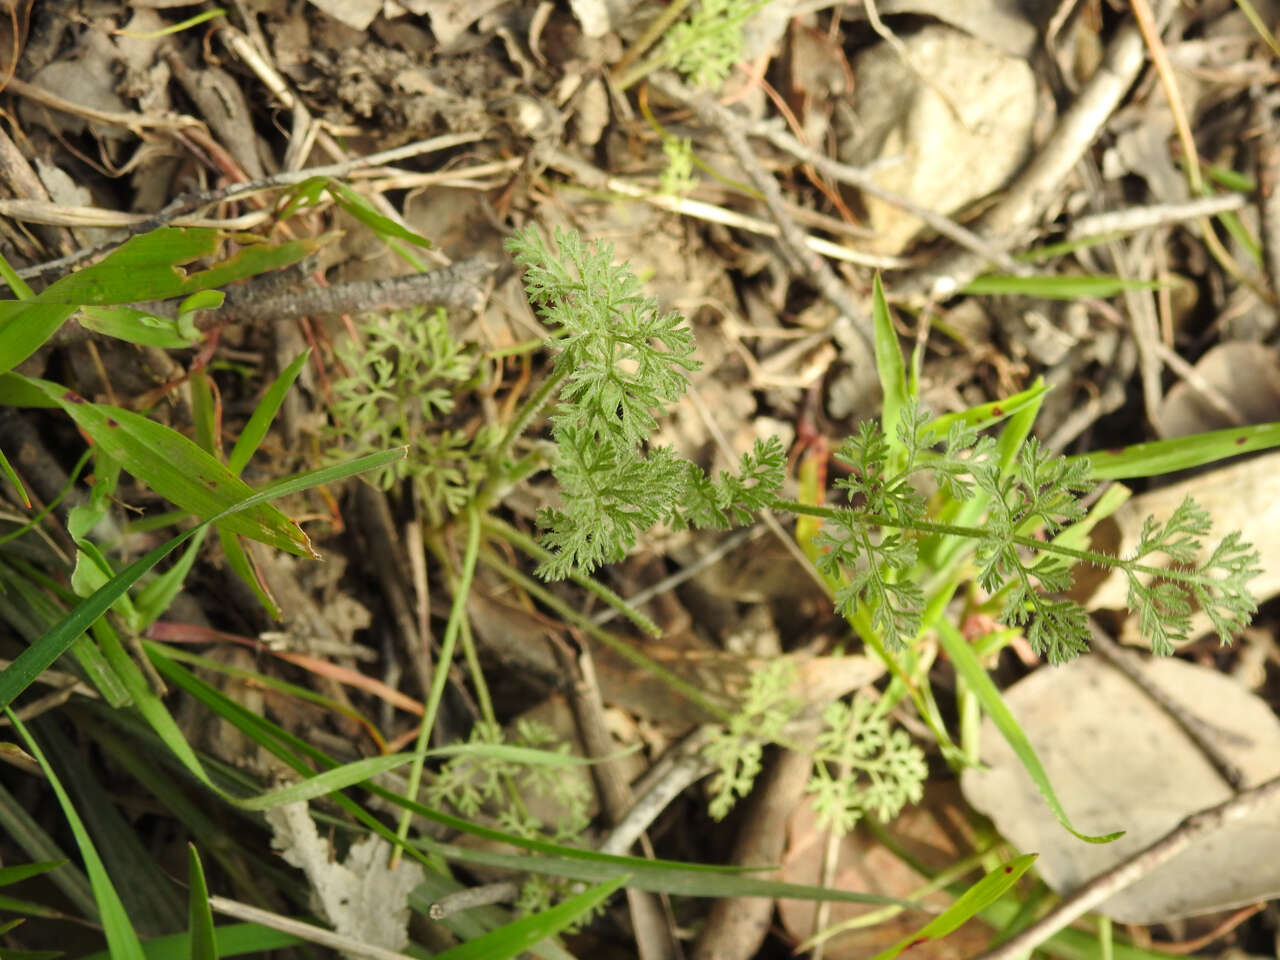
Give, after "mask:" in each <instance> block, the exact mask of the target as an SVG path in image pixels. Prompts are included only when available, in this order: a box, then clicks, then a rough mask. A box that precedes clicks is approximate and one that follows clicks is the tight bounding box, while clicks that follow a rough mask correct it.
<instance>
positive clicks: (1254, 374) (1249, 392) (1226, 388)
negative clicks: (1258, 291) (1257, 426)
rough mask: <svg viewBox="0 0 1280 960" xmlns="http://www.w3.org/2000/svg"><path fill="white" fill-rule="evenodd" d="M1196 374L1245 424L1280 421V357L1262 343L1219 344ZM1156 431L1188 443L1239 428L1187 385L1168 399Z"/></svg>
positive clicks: (1158, 414)
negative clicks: (1209, 433) (1192, 437)
mask: <svg viewBox="0 0 1280 960" xmlns="http://www.w3.org/2000/svg"><path fill="white" fill-rule="evenodd" d="M1195 371H1196V373H1198V374H1199V375H1200V376H1201V377H1202V378H1203V379H1204V380H1205V382H1206V383H1208V385H1209V386H1210V387H1212V388H1213V389H1215V390H1216V391H1217V392H1218V393H1219V394H1221V395H1222V397H1223V398H1224V399H1225V400H1226V401H1227V402H1228V403H1229V404H1230V405H1231V406H1232V407H1233V408H1234V409H1235V411H1236V412H1237V413H1238V414H1239V415H1240V421H1239V422H1243V423H1266V422H1267V421H1269V420H1275V419H1277V418H1280V356H1277V354H1276V351H1275V350H1273V349H1272V348H1270V347H1268V346H1265V345H1264V344H1261V343H1246V342H1244V341H1239V340H1237V341H1234V342H1231V343H1220V344H1218V345H1217V346H1215V347H1214V348H1213V349H1211V350H1210V351H1209V352H1208V353H1206V354H1205V355H1204V356H1203V357H1201V358H1200V359H1199V360H1197V361H1196V365H1195ZM1154 420H1155V426H1156V429H1157V430H1158V431H1159V433H1160V435H1161V436H1163V437H1185V436H1189V435H1190V434H1193V433H1199V432H1201V431H1205V430H1221V429H1223V428H1224V427H1233V426H1238V425H1239V422H1233V421H1232V420H1231V419H1229V418H1228V417H1227V416H1226V414H1225V413H1224V412H1222V411H1219V410H1218V409H1216V408H1215V407H1214V406H1213V405H1212V404H1211V403H1210V402H1209V401H1207V400H1206V399H1204V397H1203V396H1202V395H1201V394H1200V393H1199V392H1197V391H1196V390H1195V389H1194V388H1193V387H1192V385H1191V384H1190V383H1188V382H1187V381H1186V380H1179V381H1178V382H1177V383H1176V384H1174V386H1173V388H1172V389H1171V390H1170V391H1169V392H1168V393H1167V394H1165V397H1164V403H1162V404H1161V405H1160V408H1159V409H1158V410H1157V411H1156V414H1155V417H1154Z"/></svg>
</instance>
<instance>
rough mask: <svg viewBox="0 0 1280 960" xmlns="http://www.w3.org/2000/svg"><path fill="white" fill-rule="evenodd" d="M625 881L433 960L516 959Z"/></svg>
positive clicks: (584, 894)
mask: <svg viewBox="0 0 1280 960" xmlns="http://www.w3.org/2000/svg"><path fill="white" fill-rule="evenodd" d="M626 880H627V878H626V876H625V875H624V876H621V877H617V878H616V879H614V880H611V881H609V882H608V883H602V884H599V885H598V886H594V887H592V888H591V889H590V890H584V891H583V892H582V893H580V894H578V895H577V896H576V897H570V898H569V899H568V900H566V901H564V902H563V903H560V904H557V905H556V906H554V907H552V908H551V909H549V910H543V911H542V912H541V913H535V914H533V915H532V916H529V917H524V918H522V919H520V920H517V921H515V923H509V924H507V925H506V926H505V927H500V928H498V929H497V930H494V931H493V932H492V933H486V934H485V935H484V936H482V937H477V938H476V939H475V940H469V941H468V942H466V943H460V944H458V946H456V947H452V948H450V949H448V950H446V951H445V952H444V953H441V954H437V956H436V960H508V958H509V957H518V956H519V955H520V954H522V953H524V952H525V951H526V950H528V949H529V948H530V947H533V946H534V945H536V944H538V943H541V942H542V941H543V940H546V939H548V938H549V937H554V936H555V935H556V934H557V933H559V932H560V931H561V930H563V929H564V928H565V927H567V926H569V925H570V924H573V923H576V922H577V921H578V920H580V919H582V918H583V917H584V916H587V915H588V914H590V913H591V911H593V910H594V909H595V908H596V907H598V906H599V905H600V904H602V903H604V902H605V901H606V900H608V899H609V897H611V896H612V895H613V894H614V892H615V891H616V890H617V889H618V888H619V887H621V886H622V885H623V884H624V883H625V882H626Z"/></svg>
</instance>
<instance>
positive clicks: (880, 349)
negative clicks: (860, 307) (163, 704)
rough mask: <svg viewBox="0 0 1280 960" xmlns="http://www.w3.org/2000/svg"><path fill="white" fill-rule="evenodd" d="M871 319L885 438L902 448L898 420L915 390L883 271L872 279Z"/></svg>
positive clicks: (892, 444)
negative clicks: (909, 382)
mask: <svg viewBox="0 0 1280 960" xmlns="http://www.w3.org/2000/svg"><path fill="white" fill-rule="evenodd" d="M871 322H872V328H873V331H874V341H875V348H876V373H877V375H878V376H879V377H880V388H881V390H883V391H884V409H883V412H882V413H881V415H880V422H881V424H882V425H883V428H884V434H885V437H886V438H887V439H888V441H889V444H890V445H891V446H892V447H893V449H894V450H899V449H901V447H902V441H901V440H899V439H898V419H899V417H900V416H901V414H902V408H903V406H904V405H905V404H906V402H907V400H908V399H909V397H910V395H911V393H910V390H909V389H908V388H907V369H906V366H905V365H904V364H903V362H902V348H901V347H900V346H899V345H898V332H897V331H896V330H894V329H893V317H892V316H891V315H890V313H889V304H888V302H887V301H886V300H885V298H884V287H883V286H881V285H880V274H878V273H877V274H876V275H875V277H874V278H873V279H872V282H871Z"/></svg>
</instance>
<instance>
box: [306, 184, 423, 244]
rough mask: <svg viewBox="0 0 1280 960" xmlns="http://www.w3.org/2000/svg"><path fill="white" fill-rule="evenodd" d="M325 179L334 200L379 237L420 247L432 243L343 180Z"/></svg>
mask: <svg viewBox="0 0 1280 960" xmlns="http://www.w3.org/2000/svg"><path fill="white" fill-rule="evenodd" d="M325 181H326V182H325V189H327V190H328V191H329V195H330V196H331V197H333V199H334V202H335V203H337V204H338V206H340V207H342V209H343V210H345V211H346V212H347V213H349V214H351V216H353V217H355V218H356V219H357V220H359V221H360V222H361V223H363V224H364V225H365V226H366V227H368V228H369V229H370V230H372V231H373V232H374V233H376V234H377V235H378V236H379V237H381V238H383V239H396V240H406V241H408V242H409V243H412V244H414V245H415V246H419V247H428V248H429V247H430V246H431V245H432V244H431V241H430V240H428V239H427V238H426V237H424V236H423V235H422V234H420V233H415V232H414V231H412V230H410V229H409V228H408V227H406V226H404V225H402V224H399V223H396V222H395V221H394V220H392V219H391V218H389V217H386V216H383V215H382V214H381V213H379V212H378V211H377V210H376V209H375V208H374V206H373V204H372V203H370V202H369V201H368V199H367V198H365V197H363V196H361V195H360V194H359V193H357V192H356V191H354V190H352V189H351V188H350V187H349V186H347V185H346V184H345V183H343V182H342V181H341V180H335V179H333V178H331V177H326V178H325Z"/></svg>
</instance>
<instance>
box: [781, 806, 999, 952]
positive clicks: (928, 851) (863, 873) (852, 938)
mask: <svg viewBox="0 0 1280 960" xmlns="http://www.w3.org/2000/svg"><path fill="white" fill-rule="evenodd" d="M959 799H960V798H959V791H958V789H957V788H956V785H955V784H954V783H953V782H947V783H930V784H929V785H928V786H927V787H926V788H925V798H924V801H923V802H922V803H920V804H919V805H917V806H914V807H907V808H905V809H904V810H903V812H902V814H901V815H900V816H898V818H897V819H896V820H894V821H893V822H892V823H891V824H889V825H888V827H887V828H886V829H887V831H888V833H889V835H890V836H891V837H893V839H894V840H895V841H896V842H897V843H899V844H901V845H902V847H903V848H904V849H905V850H906V851H907V852H908V853H910V854H911V855H912V856H914V857H916V858H917V859H918V860H919V861H920V862H921V863H922V864H924V865H925V866H926V867H928V868H930V869H937V870H942V869H945V868H946V867H949V866H952V865H954V864H955V862H956V861H957V860H958V859H960V858H961V857H963V856H966V855H968V854H969V853H971V852H972V850H973V844H972V840H973V834H972V830H971V829H970V827H969V823H968V816H967V814H966V812H965V811H964V809H963V806H962V805H961V804H960V803H959ZM788 833H789V835H790V836H789V843H788V848H787V853H786V855H785V856H784V857H783V861H782V871H781V873H780V875H779V876H778V879H779V880H785V881H787V882H788V883H807V884H819V883H822V882H823V879H822V875H821V871H822V861H823V855H824V851H825V849H826V846H827V833H826V832H825V831H821V830H819V829H818V826H817V818H816V816H815V814H814V812H813V806H812V804H811V803H810V802H809V801H807V800H806V801H805V802H804V803H802V804H800V805H799V806H797V807H796V808H795V812H794V813H793V814H792V815H791V819H790V821H789V822H788ZM927 882H928V881H927V878H925V877H922V876H921V875H920V874H918V873H916V872H915V871H914V870H912V869H911V868H910V867H909V866H907V865H906V864H905V863H903V862H902V861H901V860H900V859H898V858H897V857H896V856H894V855H893V853H891V852H890V850H889V848H888V847H886V846H885V845H884V844H883V843H881V842H880V841H879V840H878V839H877V838H876V837H875V836H874V835H872V834H870V833H869V832H868V831H865V830H862V829H859V830H855V831H854V832H853V833H851V834H849V835H848V836H847V837H845V838H844V839H843V840H842V841H841V842H840V852H839V860H838V861H837V868H836V873H835V877H834V880H833V882H832V886H834V887H836V888H837V889H840V890H851V891H859V892H863V893H874V894H879V895H882V896H888V897H906V896H908V895H910V894H911V893H912V892H913V891H915V890H917V889H919V888H920V887H922V886H923V885H924V884H925V883H927ZM925 902H926V903H928V904H931V905H943V906H945V905H948V904H949V902H950V898H949V897H948V896H947V895H946V894H945V893H944V894H941V895H934V896H932V897H930V898H926V900H925ZM877 909H879V908H877V907H875V906H869V905H863V904H856V903H833V904H832V905H831V918H830V923H831V924H832V925H834V924H838V923H843V922H844V921H846V920H848V919H850V918H851V917H856V916H861V915H862V914H865V913H870V912H872V911H875V910H877ZM778 914H779V917H780V918H781V920H782V925H783V927H784V928H785V929H786V931H787V933H788V935H789V936H791V937H792V938H793V939H794V940H795V941H796V942H800V941H802V940H805V939H807V938H808V937H810V936H812V935H813V933H814V932H815V931H814V929H813V923H814V917H815V916H816V914H817V904H816V903H815V902H813V901H809V900H780V901H778ZM927 922H928V919H927V917H926V916H925V915H924V914H921V913H917V912H907V913H900V914H898V915H897V916H896V917H894V918H893V919H891V920H888V921H886V922H884V923H881V924H878V925H876V926H874V927H866V928H864V929H860V930H853V931H850V932H848V933H843V934H840V935H838V936H837V937H835V938H833V939H831V940H828V941H827V942H826V944H825V949H824V953H823V956H824V957H825V958H826V960H865V958H867V957H871V956H874V955H875V954H876V953H879V952H880V951H881V950H883V949H884V948H885V947H888V946H889V945H891V944H893V943H896V942H897V941H898V940H900V939H902V938H903V937H904V936H907V935H908V934H910V933H912V932H913V931H915V930H917V929H919V928H920V927H921V926H922V925H923V924H925V923H927ZM989 939H990V931H989V930H987V928H985V927H984V926H983V925H982V924H980V923H976V922H970V923H967V924H965V925H964V926H963V927H961V928H960V929H959V930H958V931H956V932H955V933H954V934H952V935H951V936H949V937H944V938H942V939H941V940H930V941H927V942H925V943H921V944H917V945H916V946H914V947H912V948H911V953H910V956H911V958H912V960H962V958H966V957H973V956H977V955H978V954H979V953H980V952H981V951H982V948H983V947H985V946H986V944H987V941H988V940H989Z"/></svg>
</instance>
